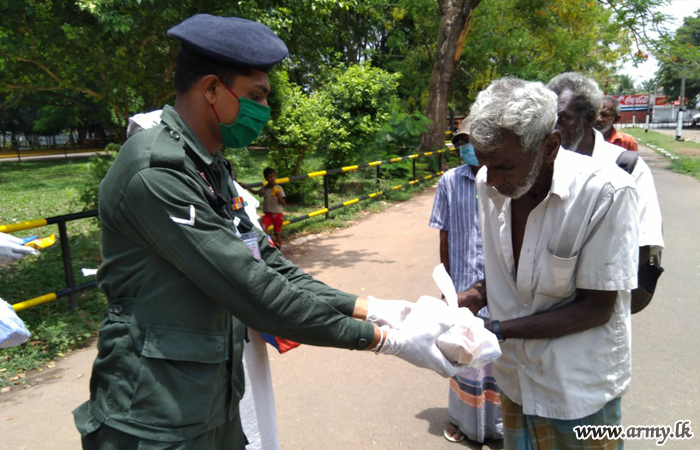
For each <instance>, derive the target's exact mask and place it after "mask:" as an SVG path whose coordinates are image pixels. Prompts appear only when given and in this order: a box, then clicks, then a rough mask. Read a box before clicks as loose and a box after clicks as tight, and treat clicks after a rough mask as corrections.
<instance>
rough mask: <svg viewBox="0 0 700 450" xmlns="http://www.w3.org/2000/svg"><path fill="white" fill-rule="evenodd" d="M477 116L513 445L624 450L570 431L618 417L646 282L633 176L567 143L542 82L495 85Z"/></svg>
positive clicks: (489, 281)
mask: <svg viewBox="0 0 700 450" xmlns="http://www.w3.org/2000/svg"><path fill="white" fill-rule="evenodd" d="M468 120H470V125H469V133H470V136H471V142H472V144H473V145H474V148H475V150H476V157H477V159H478V160H479V162H480V163H482V164H483V165H484V166H485V167H484V168H483V169H482V170H481V171H480V172H479V174H478V176H477V181H476V183H477V193H478V195H479V204H480V211H481V221H482V228H481V230H482V239H483V249H484V264H485V276H486V289H487V290H488V299H487V302H488V307H489V312H490V313H491V318H492V319H493V322H492V323H491V325H490V326H489V328H490V329H492V330H493V331H494V333H495V334H496V335H497V336H498V337H499V339H501V340H502V344H501V350H502V352H503V356H502V357H501V358H500V359H498V360H497V361H496V362H495V363H494V365H495V368H496V379H497V380H498V384H499V386H500V388H501V408H502V413H503V425H504V444H505V448H506V449H529V448H532V449H543V450H544V449H551V448H557V449H579V448H580V449H584V448H585V449H603V448H606V449H610V448H622V446H623V442H622V441H621V440H620V441H615V442H611V441H606V440H595V441H594V440H589V441H579V440H577V439H576V437H575V435H574V432H573V428H574V427H575V426H578V425H615V424H619V423H620V420H621V412H620V397H621V396H622V395H623V394H624V393H625V391H626V390H627V388H628V386H629V382H630V371H631V364H630V363H631V361H630V347H631V340H630V305H629V302H630V297H629V289H632V288H634V287H635V286H636V282H637V254H638V252H637V234H638V230H637V225H636V221H635V220H634V218H635V217H636V216H637V202H636V193H635V189H634V186H633V180H632V179H631V177H630V176H629V175H627V174H626V173H624V172H623V171H621V170H619V169H616V168H614V167H610V166H607V167H606V166H603V165H601V164H598V163H597V162H596V161H594V160H593V159H591V158H587V157H584V156H581V155H577V154H575V153H573V152H569V151H566V150H560V144H561V132H560V131H558V130H556V129H555V126H556V122H557V97H556V95H555V94H554V93H553V92H551V91H550V90H548V89H546V88H545V86H544V85H542V84H541V83H532V82H526V81H522V80H517V79H513V78H504V79H501V80H498V81H495V82H494V83H492V84H491V85H490V86H489V87H488V88H487V89H486V90H484V91H482V92H481V93H480V94H479V96H478V97H477V99H476V102H475V103H474V105H473V106H472V108H471V112H470V114H469V118H468ZM612 243H614V244H612ZM553 444H554V445H553Z"/></svg>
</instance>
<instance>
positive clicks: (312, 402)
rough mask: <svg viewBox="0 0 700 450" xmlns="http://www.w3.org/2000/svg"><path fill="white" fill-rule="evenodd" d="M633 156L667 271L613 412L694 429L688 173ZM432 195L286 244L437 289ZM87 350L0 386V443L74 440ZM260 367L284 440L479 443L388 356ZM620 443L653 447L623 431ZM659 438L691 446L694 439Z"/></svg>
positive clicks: (694, 192)
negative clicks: (684, 422)
mask: <svg viewBox="0 0 700 450" xmlns="http://www.w3.org/2000/svg"><path fill="white" fill-rule="evenodd" d="M642 154H643V155H644V157H645V159H647V161H648V162H649V164H650V165H651V166H652V169H653V170H654V173H655V177H656V184H657V189H658V191H659V197H660V199H661V208H662V211H663V213H664V217H665V233H666V244H667V249H666V251H665V252H664V266H665V267H666V270H667V271H666V273H665V274H664V276H663V277H662V279H661V281H660V286H659V289H658V291H657V296H656V298H655V299H654V303H652V305H651V306H650V307H649V308H648V309H647V310H646V311H644V312H643V313H641V314H639V315H636V316H635V317H634V318H633V327H634V342H633V346H634V349H633V352H634V372H633V377H634V379H633V385H632V389H631V391H630V392H629V394H628V395H627V396H626V397H625V399H624V401H623V421H624V424H625V425H632V424H635V425H637V424H649V425H672V424H673V423H674V422H675V421H676V420H680V419H690V420H692V421H693V425H694V426H695V432H696V434H697V433H698V432H700V406H699V402H698V401H699V400H700V392H699V389H698V376H697V373H698V371H699V370H700V362H699V361H700V347H699V346H698V345H697V342H696V339H697V336H698V332H697V325H696V318H697V317H700V302H698V297H699V296H698V294H697V292H698V291H699V290H700V257H699V256H698V255H700V243H699V241H698V239H697V236H696V230H698V226H697V224H698V223H700V183H698V182H697V181H696V180H694V179H692V178H689V177H685V176H681V175H677V174H674V173H671V172H669V171H667V170H664V169H663V167H664V166H665V165H666V163H665V162H664V161H663V160H662V159H661V158H660V157H658V156H656V155H655V154H653V153H651V152H650V151H648V150H646V149H642ZM433 195H434V188H431V189H428V190H427V192H426V193H424V194H422V195H420V196H418V197H416V198H414V199H413V200H411V201H409V202H406V203H403V204H401V205H398V206H396V207H391V208H390V209H389V210H387V211H385V212H383V213H381V214H376V215H373V216H370V217H368V218H366V219H364V220H361V221H359V222H358V223H357V224H356V225H354V226H353V227H351V228H347V229H345V230H341V231H339V232H336V233H334V234H332V235H328V236H324V237H320V238H317V239H313V240H310V241H309V242H306V243H305V244H304V245H303V246H298V247H294V246H288V247H287V249H286V252H287V254H288V256H289V258H290V259H292V260H293V261H295V262H296V263H298V264H299V265H300V266H301V267H304V268H305V269H306V270H307V271H308V272H310V273H312V274H313V275H314V276H316V277H319V278H320V279H321V280H323V281H326V282H327V283H329V284H331V285H333V286H337V287H339V288H342V289H345V290H348V291H351V292H356V293H361V294H373V295H375V296H377V297H383V298H407V299H416V298H417V297H418V296H420V295H424V294H428V295H437V289H436V288H435V286H434V285H433V283H432V280H431V276H430V273H431V271H432V268H433V267H434V266H435V264H437V262H438V252H437V244H438V235H437V232H436V231H435V230H432V229H430V228H428V226H427V221H428V216H429V214H430V207H431V204H432V196H433ZM613 244H614V242H613ZM94 355H95V351H94V349H93V348H90V349H86V350H81V351H78V352H75V354H73V355H71V356H70V357H68V358H66V359H64V360H62V361H60V362H59V363H58V364H57V365H56V368H54V369H50V370H45V371H44V372H42V373H41V374H40V375H41V378H42V379H41V380H35V381H39V383H38V385H36V386H33V387H30V388H28V389H26V390H19V391H15V392H11V393H9V394H2V395H0V436H2V439H1V440H0V448H2V449H4V448H7V449H12V450H22V449H38V448H51V449H58V450H63V449H76V448H79V444H78V442H79V441H78V437H77V433H76V432H75V431H74V429H73V427H72V422H71V418H70V414H69V412H70V410H71V409H72V408H74V407H75V406H77V405H78V404H79V403H80V402H81V401H83V399H85V398H86V397H87V382H88V379H87V378H88V376H89V370H90V364H91V362H92V360H93V359H94ZM272 369H273V379H274V384H275V395H276V397H277V409H278V411H277V413H278V422H279V434H280V441H281V444H282V448H284V449H288V450H294V449H304V450H315V449H319V450H320V449H323V450H326V449H343V450H344V449H399V448H402V449H416V450H425V449H437V450H439V449H455V448H464V447H467V448H481V447H479V446H473V447H470V446H468V445H467V444H465V443H462V444H450V443H448V442H447V441H445V440H444V439H443V438H442V435H441V433H442V428H443V426H444V424H445V420H446V417H447V409H446V403H447V382H446V381H445V380H443V379H442V378H440V377H439V376H437V375H434V374H432V373H429V372H427V371H423V370H419V369H415V368H413V367H411V366H409V365H408V364H406V363H403V362H401V361H399V360H395V359H392V358H391V357H384V356H376V355H371V354H367V353H363V352H348V351H343V350H336V349H320V348H312V347H307V346H302V347H300V348H298V349H296V350H294V351H292V352H290V353H287V354H285V355H282V356H278V355H274V356H272ZM57 375H58V376H60V378H55V377H56V376H57ZM485 448H489V447H485ZM491 448H499V447H498V445H493V446H492V447H491ZM627 448H629V449H632V450H634V449H652V448H657V447H656V445H655V444H654V443H653V442H651V441H628V443H627ZM664 448H668V449H697V448H700V437H696V438H695V439H694V440H692V441H684V442H681V441H670V442H669V443H667V444H666V445H665V447H664Z"/></svg>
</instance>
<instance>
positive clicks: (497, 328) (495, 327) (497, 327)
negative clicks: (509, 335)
mask: <svg viewBox="0 0 700 450" xmlns="http://www.w3.org/2000/svg"><path fill="white" fill-rule="evenodd" d="M491 331H493V334H495V335H496V338H497V339H498V342H503V341H505V340H506V338H505V336H503V331H501V321H500V320H492V321H491Z"/></svg>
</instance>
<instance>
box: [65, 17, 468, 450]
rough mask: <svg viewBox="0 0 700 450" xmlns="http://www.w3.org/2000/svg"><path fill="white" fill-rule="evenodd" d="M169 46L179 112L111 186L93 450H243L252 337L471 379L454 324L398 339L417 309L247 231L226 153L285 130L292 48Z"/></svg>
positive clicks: (111, 178) (199, 34) (258, 34)
mask: <svg viewBox="0 0 700 450" xmlns="http://www.w3.org/2000/svg"><path fill="white" fill-rule="evenodd" d="M168 34H169V35H170V36H172V37H174V38H176V39H178V40H179V41H181V43H182V50H181V52H180V54H179V56H178V60H177V67H176V74H175V87H176V90H177V99H176V102H175V106H174V107H170V106H165V107H164V109H163V113H162V122H161V123H160V125H158V126H155V127H153V128H151V129H148V130H145V131H142V132H141V133H138V134H137V135H135V136H133V137H132V138H130V139H129V140H128V141H127V142H126V143H125V144H124V146H123V147H122V148H121V150H120V151H119V155H118V156H117V159H116V161H115V162H114V164H113V166H112V167H111V169H110V171H109V173H108V174H107V176H106V177H105V179H104V180H103V181H102V183H101V185H100V207H99V214H100V219H101V221H102V257H103V263H102V265H101V266H100V268H99V271H98V275H97V280H98V285H99V287H100V289H102V290H103V291H104V293H105V294H106V296H107V298H108V301H109V307H108V311H107V313H106V314H105V318H104V320H103V322H102V325H101V327H100V337H99V341H98V351H99V353H98V356H97V359H96V361H95V363H94V366H93V372H92V378H91V380H90V400H89V401H87V402H85V403H84V404H82V405H81V406H80V407H78V408H77V409H76V410H75V411H74V416H75V423H76V426H77V428H78V430H79V431H80V433H81V436H82V443H83V444H82V445H83V448H84V449H120V450H124V449H206V450H211V449H219V448H221V449H224V448H225V449H234V450H238V449H243V448H244V446H245V442H246V440H245V436H244V435H243V433H242V431H241V426H240V419H239V414H238V402H239V400H240V398H241V396H242V394H243V386H244V380H243V369H242V363H241V354H242V346H243V342H244V338H245V330H246V325H248V326H250V327H251V328H254V329H256V330H259V331H262V332H266V333H270V334H274V335H277V336H280V337H283V338H287V339H291V340H294V341H297V342H301V343H304V344H310V345H319V346H331V347H339V348H346V349H351V350H373V351H377V352H379V353H383V354H391V355H395V356H398V357H400V358H402V359H404V360H406V361H408V362H410V363H412V364H414V365H416V366H419V367H424V368H429V369H432V370H434V371H436V372H438V373H440V374H441V375H443V376H452V375H455V374H457V373H459V372H460V371H461V370H463V368H462V367H459V366H456V365H453V364H451V363H450V362H449V361H447V360H446V359H445V358H444V356H443V355H442V353H441V352H440V351H439V349H438V348H437V345H436V340H437V337H438V336H439V335H440V334H441V333H442V332H444V331H445V330H446V329H448V328H449V327H450V325H451V324H450V323H445V321H444V319H443V320H441V319H438V318H437V316H436V317H428V318H426V320H424V321H416V320H413V321H407V323H408V322H411V324H410V325H408V324H407V325H405V326H403V327H402V328H401V329H390V327H392V326H395V325H397V324H399V323H400V322H401V321H402V320H403V318H405V316H406V315H407V314H408V313H409V312H410V310H411V305H412V304H411V303H409V302H403V301H390V300H377V299H370V300H367V299H364V298H363V299H358V297H357V296H355V295H351V294H347V293H344V292H341V291H338V290H335V289H332V288H330V287H328V286H326V285H325V284H323V283H321V282H319V281H317V280H314V279H313V278H312V277H310V276H308V275H307V274H305V273H304V272H302V271H301V270H300V269H299V268H297V267H296V266H294V265H293V264H291V263H290V262H289V261H287V260H286V259H285V258H284V257H283V256H282V254H281V253H280V252H279V251H278V250H277V249H275V248H274V246H273V245H271V243H270V242H269V239H268V237H267V236H266V235H265V234H264V233H262V232H261V231H256V229H255V228H254V227H253V225H252V223H251V222H250V220H249V219H248V217H247V216H246V214H245V212H244V210H243V208H242V206H243V205H242V204H241V201H240V198H239V195H238V193H237V192H236V189H235V187H234V186H233V184H232V182H231V179H230V176H229V170H228V162H227V161H226V160H225V159H224V158H223V156H222V155H221V153H220V152H219V151H218V149H219V147H221V145H222V144H224V145H226V146H228V147H244V146H246V145H248V144H249V143H250V142H252V141H253V140H255V139H256V138H257V137H258V135H259V133H260V131H261V130H262V127H263V126H264V125H265V123H266V122H267V120H268V118H269V114H270V110H269V108H268V106H267V95H268V93H269V91H270V85H269V83H268V78H267V72H268V71H269V69H270V68H272V66H274V65H275V64H276V63H278V62H280V61H281V60H282V59H284V58H285V57H286V56H287V48H286V46H285V45H284V43H283V42H282V41H281V40H280V39H279V38H278V37H277V36H276V35H275V34H274V33H273V32H272V31H271V30H270V29H268V28H267V27H266V26H264V25H262V24H259V23H255V22H250V21H247V20H244V19H239V18H224V17H215V16H209V15H205V14H200V15H196V16H193V17H191V18H189V19H187V20H185V21H184V22H183V23H181V24H179V25H177V26H175V27H174V28H172V29H170V30H169V32H168ZM356 319H360V320H356ZM379 325H386V326H385V327H382V328H380V327H379Z"/></svg>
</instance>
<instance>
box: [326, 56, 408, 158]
mask: <svg viewBox="0 0 700 450" xmlns="http://www.w3.org/2000/svg"><path fill="white" fill-rule="evenodd" d="M399 79H400V75H398V74H390V73H388V72H386V71H385V70H382V69H378V68H373V67H371V66H370V65H369V64H360V65H354V66H350V67H348V68H347V69H335V70H333V71H332V72H331V74H330V76H329V79H328V80H326V82H325V83H324V84H323V88H322V89H320V90H319V91H318V93H317V95H318V97H319V104H320V105H321V108H322V111H323V114H324V115H325V117H327V118H328V122H327V123H328V124H329V125H328V128H327V129H326V130H325V134H324V136H323V139H322V147H323V148H322V152H323V158H324V166H325V168H327V169H335V168H339V167H343V166H348V165H352V164H355V163H357V162H360V161H363V160H364V158H365V157H366V156H367V154H368V152H369V151H370V148H371V145H372V143H373V140H374V138H375V136H376V135H377V132H378V131H379V130H380V129H381V127H382V126H383V125H384V123H385V122H386V121H388V119H389V117H390V115H391V113H392V111H394V110H395V107H396V89H397V86H398V80H399Z"/></svg>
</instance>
